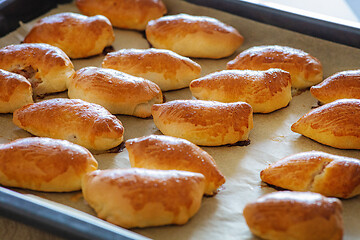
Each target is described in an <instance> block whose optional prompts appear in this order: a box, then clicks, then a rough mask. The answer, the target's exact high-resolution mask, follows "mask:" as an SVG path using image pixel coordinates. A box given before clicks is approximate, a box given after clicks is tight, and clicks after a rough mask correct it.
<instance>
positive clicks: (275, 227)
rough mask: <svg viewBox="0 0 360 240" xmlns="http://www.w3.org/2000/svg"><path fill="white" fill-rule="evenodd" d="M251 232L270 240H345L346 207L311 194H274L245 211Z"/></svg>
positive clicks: (334, 200)
mask: <svg viewBox="0 0 360 240" xmlns="http://www.w3.org/2000/svg"><path fill="white" fill-rule="evenodd" d="M244 217H245V220H246V223H247V225H248V226H249V228H250V230H251V232H252V233H253V234H255V235H256V236H259V237H261V238H263V239H268V240H289V239H296V240H341V239H342V237H343V232H344V229H343V220H342V204H341V202H340V201H339V200H338V199H336V198H326V197H324V196H322V195H320V194H318V193H311V192H288V191H281V192H274V193H270V194H267V195H265V196H263V197H260V198H259V199H258V200H256V201H255V202H252V203H248V204H247V205H246V206H245V208H244Z"/></svg>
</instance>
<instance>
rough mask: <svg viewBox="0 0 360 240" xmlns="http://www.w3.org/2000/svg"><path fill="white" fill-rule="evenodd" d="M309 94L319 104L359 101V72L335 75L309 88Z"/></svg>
mask: <svg viewBox="0 0 360 240" xmlns="http://www.w3.org/2000/svg"><path fill="white" fill-rule="evenodd" d="M310 92H311V94H312V95H313V96H314V97H315V98H317V99H318V100H319V101H320V102H321V103H329V102H333V101H335V100H338V99H343V98H356V99H360V70H352V71H344V72H339V73H336V74H334V75H332V76H330V77H328V78H326V79H325V80H324V81H323V82H321V83H319V84H318V85H316V86H312V87H311V88H310Z"/></svg>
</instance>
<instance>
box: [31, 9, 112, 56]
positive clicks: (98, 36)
mask: <svg viewBox="0 0 360 240" xmlns="http://www.w3.org/2000/svg"><path fill="white" fill-rule="evenodd" d="M114 40H115V35H114V32H113V29H112V26H111V24H110V22H109V20H108V19H107V18H106V17H104V16H101V15H98V16H94V17H87V16H84V15H81V14H77V13H59V14H55V15H51V16H48V17H44V18H42V19H40V20H39V21H38V22H37V23H36V24H35V26H34V27H33V28H32V29H31V31H30V32H29V33H28V35H27V36H26V37H25V39H24V42H25V43H48V44H50V45H53V46H56V47H58V48H60V49H62V50H63V51H64V52H65V53H66V54H67V55H68V56H69V57H71V58H85V57H89V56H93V55H97V54H100V53H102V51H103V50H104V48H105V47H106V46H110V45H111V44H112V43H113V42H114Z"/></svg>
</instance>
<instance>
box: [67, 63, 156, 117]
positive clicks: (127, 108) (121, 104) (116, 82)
mask: <svg viewBox="0 0 360 240" xmlns="http://www.w3.org/2000/svg"><path fill="white" fill-rule="evenodd" d="M68 95H69V97H70V98H78V99H82V100H84V101H87V102H92V103H96V104H99V105H101V106H103V107H105V108H106V109H107V110H109V111H110V112H111V113H113V114H126V115H133V116H137V117H142V118H146V117H150V116H151V106H152V105H153V104H154V103H162V102H163V96H162V92H161V90H160V88H159V87H158V86H157V85H156V84H155V83H153V82H150V81H148V80H145V79H143V78H138V77H134V76H131V75H129V74H126V73H123V72H119V71H116V70H113V69H105V68H96V67H85V68H82V69H80V70H78V71H77V72H76V74H75V77H74V78H73V79H72V80H71V82H70V84H69V91H68Z"/></svg>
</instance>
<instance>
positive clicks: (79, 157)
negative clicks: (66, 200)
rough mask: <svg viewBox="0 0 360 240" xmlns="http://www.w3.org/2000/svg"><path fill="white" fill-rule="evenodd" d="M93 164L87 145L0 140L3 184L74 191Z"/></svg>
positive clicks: (44, 141)
mask: <svg viewBox="0 0 360 240" xmlns="http://www.w3.org/2000/svg"><path fill="white" fill-rule="evenodd" d="M97 166H98V163H97V161H96V160H95V158H94V157H93V156H92V155H91V153H90V152H89V151H88V150H87V149H85V148H83V147H81V146H78V145H75V144H73V143H70V142H68V141H65V140H57V139H50V138H23V139H18V140H15V141H13V142H10V143H7V144H0V184H1V185H4V186H7V187H19V188H27V189H31V190H37V191H45V192H70V191H77V190H80V189H81V179H82V177H83V176H84V175H85V174H86V173H88V172H91V171H95V170H96V169H97Z"/></svg>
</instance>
